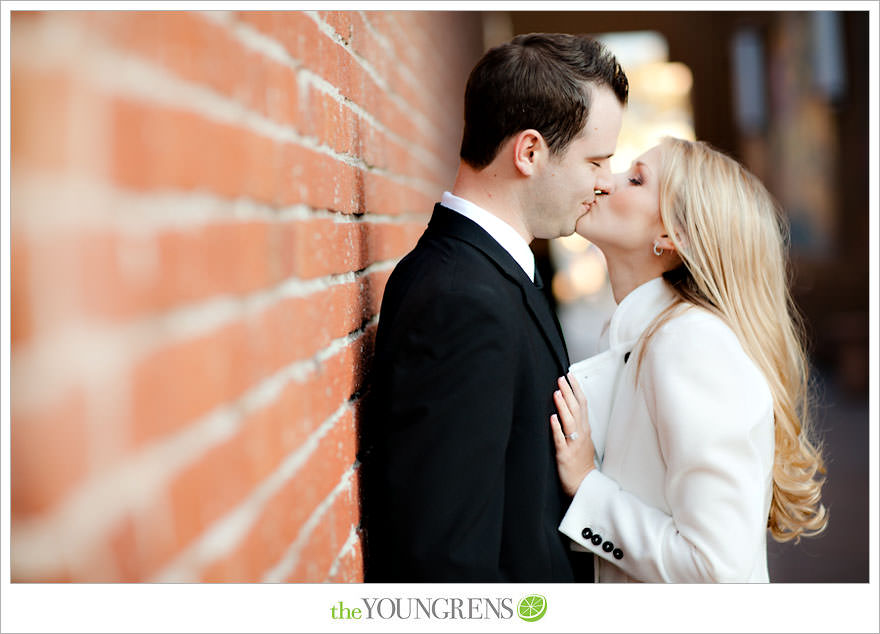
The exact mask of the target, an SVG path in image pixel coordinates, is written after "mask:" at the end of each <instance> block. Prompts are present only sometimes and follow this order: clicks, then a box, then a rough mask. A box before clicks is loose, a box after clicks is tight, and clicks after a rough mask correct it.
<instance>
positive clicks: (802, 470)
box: [550, 138, 827, 583]
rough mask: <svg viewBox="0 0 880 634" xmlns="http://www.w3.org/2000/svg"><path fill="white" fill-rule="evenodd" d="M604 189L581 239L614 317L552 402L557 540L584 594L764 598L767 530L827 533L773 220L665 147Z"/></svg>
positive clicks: (680, 148) (729, 175) (691, 146)
mask: <svg viewBox="0 0 880 634" xmlns="http://www.w3.org/2000/svg"><path fill="white" fill-rule="evenodd" d="M615 178H616V183H615V184H616V189H615V192H614V193H613V194H612V195H610V196H606V197H603V198H602V199H601V200H600V201H598V202H597V203H596V204H595V205H594V206H593V207H592V209H591V210H590V212H589V213H587V214H586V215H585V216H583V217H582V218H581V219H580V220H579V221H578V224H577V233H578V234H579V235H581V236H583V237H584V238H586V239H588V240H589V241H591V242H592V243H593V244H595V245H596V246H598V247H599V248H600V249H601V250H602V252H603V254H604V255H605V259H606V262H607V266H608V274H609V277H610V280H611V286H612V290H613V293H614V299H615V301H616V302H617V304H618V306H617V309H616V310H615V312H614V315H613V316H612V318H611V322H610V325H609V328H608V330H607V349H606V350H605V351H604V352H602V353H600V354H598V355H596V356H594V357H591V358H589V359H586V360H584V361H581V362H580V363H577V364H575V365H573V366H572V367H571V369H570V370H571V371H570V373H569V375H568V381H566V379H565V378H560V379H559V390H558V391H557V392H556V393H555V394H554V400H555V403H556V407H557V411H558V416H557V415H556V414H554V415H553V417H552V418H551V420H550V424H551V429H552V432H553V437H554V441H555V446H556V458H557V464H558V470H559V475H560V478H561V481H562V485H563V488H564V490H565V491H566V493H567V494H568V495H570V496H572V500H571V503H570V505H569V507H568V510H567V512H566V514H565V517H564V518H563V520H562V523H561V525H560V527H559V530H560V531H562V533H564V534H565V535H567V536H568V537H569V538H570V539H571V540H572V545H571V547H572V548H573V549H575V550H584V551H588V552H590V553H593V555H594V556H595V557H596V559H595V562H596V578H597V581H601V582H607V581H611V582H615V581H617V582H626V581H645V582H672V583H681V582H767V581H769V577H768V571H767V553H766V550H767V543H766V535H767V529H768V528H769V530H770V532H771V534H772V535H773V537H774V538H775V539H777V540H779V541H787V540H790V539H798V538H799V537H800V536H801V535H815V534H817V533H819V532H821V531H822V530H823V529H824V528H825V525H826V523H827V516H826V511H825V508H824V507H823V506H822V505H821V503H820V492H821V486H822V478H821V476H820V475H819V474H821V473H824V467H823V462H822V456H821V452H820V449H819V447H818V446H817V445H816V444H815V442H814V441H813V440H812V439H811V437H810V428H809V426H808V421H807V418H806V416H807V396H808V395H807V365H806V362H805V359H804V351H803V347H802V344H801V340H800V334H799V333H800V329H799V327H798V322H797V319H796V317H795V315H796V313H795V311H794V309H793V306H792V302H791V298H790V295H789V292H788V287H787V283H786V273H785V270H786V267H785V251H784V242H783V233H782V230H781V223H780V218H779V215H778V211H777V207H776V206H775V204H774V202H773V200H772V199H771V197H770V195H769V194H768V192H767V191H766V189H765V188H764V187H763V185H762V184H761V183H760V181H758V179H757V178H755V177H754V176H753V175H752V174H750V173H749V172H747V171H746V170H745V169H744V168H743V167H742V166H741V165H739V164H738V163H737V162H735V161H733V160H732V159H730V158H728V157H726V156H724V155H723V154H721V153H720V152H718V151H716V150H713V149H712V148H710V147H709V146H708V145H706V144H704V143H701V142H689V141H683V140H678V139H671V138H667V139H664V140H663V142H662V143H661V144H660V145H659V146H657V147H655V148H653V149H651V150H650V151H648V152H647V153H645V154H644V155H642V156H641V157H640V158H639V159H638V160H637V161H635V162H634V164H633V165H632V167H631V168H630V170H629V171H628V172H627V173H625V174H621V175H617V176H616V177H615ZM585 556H589V555H585Z"/></svg>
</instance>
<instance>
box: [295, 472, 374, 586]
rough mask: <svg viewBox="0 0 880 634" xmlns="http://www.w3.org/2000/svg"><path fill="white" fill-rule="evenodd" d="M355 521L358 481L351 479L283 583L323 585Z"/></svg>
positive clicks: (355, 524)
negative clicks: (321, 583) (320, 583)
mask: <svg viewBox="0 0 880 634" xmlns="http://www.w3.org/2000/svg"><path fill="white" fill-rule="evenodd" d="M358 517H359V512H358V500H357V480H356V479H355V478H352V480H351V481H350V482H349V483H348V485H347V486H346V487H345V489H343V490H342V491H340V492H339V493H338V494H337V496H336V498H335V499H334V500H333V502H332V503H331V505H330V507H329V508H327V509H326V510H325V511H324V514H323V515H322V516H321V518H320V520H319V522H318V525H317V526H316V527H315V528H314V530H313V531H312V532H311V534H310V535H309V537H308V539H307V540H306V542H305V543H304V544H303V546H302V550H301V552H300V557H299V561H298V563H297V565H296V566H295V567H294V568H293V570H292V571H291V572H290V574H289V575H288V577H287V579H286V581H288V582H305V583H319V582H323V581H325V580H326V579H327V577H328V576H329V572H330V568H331V567H332V565H333V562H334V561H335V559H336V556H337V554H338V553H339V551H340V549H341V548H342V546H343V545H344V544H345V542H346V540H347V539H348V536H349V534H350V533H351V529H352V528H353V527H354V526H357V523H358Z"/></svg>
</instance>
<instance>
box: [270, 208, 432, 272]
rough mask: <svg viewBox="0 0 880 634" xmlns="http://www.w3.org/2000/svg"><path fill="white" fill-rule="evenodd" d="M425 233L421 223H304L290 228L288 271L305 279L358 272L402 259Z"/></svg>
mask: <svg viewBox="0 0 880 634" xmlns="http://www.w3.org/2000/svg"><path fill="white" fill-rule="evenodd" d="M424 230H425V225H424V224H423V223H419V222H404V223H399V224H392V223H343V224H340V223H335V222H333V221H332V220H331V219H328V218H320V219H314V220H308V221H303V222H300V223H298V224H296V225H294V226H291V227H289V228H288V231H290V234H291V238H290V241H291V242H292V247H291V249H290V253H291V258H292V262H291V264H292V266H291V267H290V269H289V271H290V272H291V273H293V274H295V275H296V276H297V277H300V278H303V279H310V278H315V277H323V276H326V275H332V274H339V273H345V272H348V271H359V270H361V269H363V268H365V267H367V266H369V265H370V264H373V263H376V262H382V261H385V260H390V259H394V258H399V257H402V256H403V255H405V254H406V253H407V252H409V251H410V250H411V249H412V247H413V246H415V243H416V242H417V241H418V238H419V236H421V234H422V233H423V232H424Z"/></svg>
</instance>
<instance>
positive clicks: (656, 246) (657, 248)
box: [654, 240, 663, 257]
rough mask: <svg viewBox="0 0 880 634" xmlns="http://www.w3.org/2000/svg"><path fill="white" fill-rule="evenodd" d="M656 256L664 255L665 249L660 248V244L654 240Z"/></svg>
mask: <svg viewBox="0 0 880 634" xmlns="http://www.w3.org/2000/svg"><path fill="white" fill-rule="evenodd" d="M654 255H656V256H657V257H660V256H661V255H663V249H661V248H660V243H659V242H657V241H656V240H654Z"/></svg>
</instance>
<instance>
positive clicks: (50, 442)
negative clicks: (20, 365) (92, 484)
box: [10, 356, 89, 520]
mask: <svg viewBox="0 0 880 634" xmlns="http://www.w3.org/2000/svg"><path fill="white" fill-rule="evenodd" d="M12 371H13V372H14V371H15V356H13V357H12ZM10 450H11V454H10V456H11V465H10V468H11V478H10V481H11V495H12V513H13V516H14V517H15V518H16V519H18V520H20V519H23V518H25V517H32V516H37V515H41V514H44V513H46V512H48V511H49V510H50V509H51V508H53V507H55V506H56V505H57V504H58V503H59V502H60V501H61V500H63V499H64V498H65V497H66V496H67V495H68V494H69V493H70V492H71V491H72V490H73V488H74V487H75V486H76V485H77V484H79V483H80V482H82V480H83V479H84V478H85V476H86V474H87V473H88V470H89V428H88V401H87V398H86V394H85V392H84V390H83V388H81V387H73V388H71V389H69V390H68V391H67V392H66V393H65V394H63V395H62V396H60V397H59V398H57V399H55V400H54V401H53V402H49V403H47V404H46V406H45V409H43V410H42V411H38V412H28V413H27V414H24V413H20V412H19V411H17V409H16V405H15V395H14V394H12V402H11V403H10Z"/></svg>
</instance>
